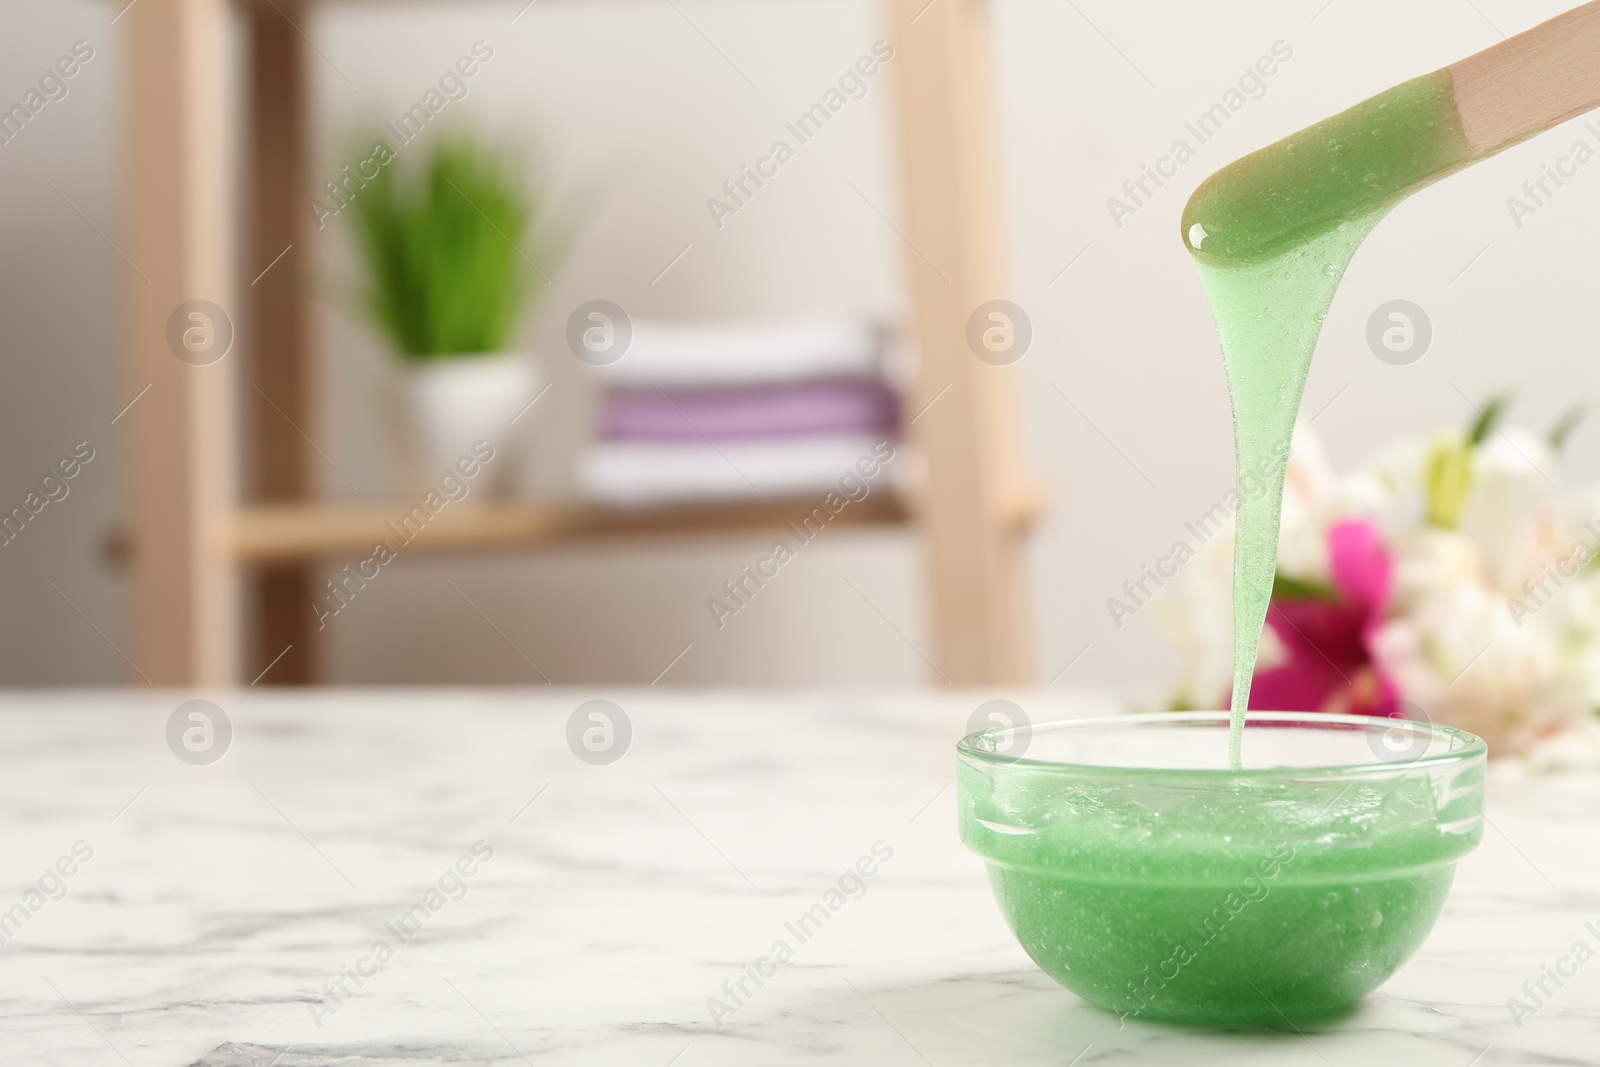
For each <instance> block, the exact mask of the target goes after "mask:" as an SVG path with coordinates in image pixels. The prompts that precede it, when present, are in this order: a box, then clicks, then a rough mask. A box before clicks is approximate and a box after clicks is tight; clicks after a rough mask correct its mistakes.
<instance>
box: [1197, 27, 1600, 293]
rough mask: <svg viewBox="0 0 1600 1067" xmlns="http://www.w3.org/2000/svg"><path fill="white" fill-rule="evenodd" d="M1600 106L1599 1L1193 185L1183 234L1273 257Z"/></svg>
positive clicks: (1237, 254)
mask: <svg viewBox="0 0 1600 1067" xmlns="http://www.w3.org/2000/svg"><path fill="white" fill-rule="evenodd" d="M1595 107H1600V0H1591V2H1590V3H1587V4H1584V5H1583V6H1582V7H1577V8H1573V9H1572V10H1571V11H1568V12H1566V13H1565V14H1563V15H1558V16H1556V17H1555V18H1553V19H1550V20H1549V21H1548V22H1542V23H1540V24H1539V25H1537V26H1535V27H1534V28H1533V29H1531V30H1528V31H1527V32H1525V33H1519V34H1517V35H1516V36H1515V37H1511V38H1508V39H1507V40H1504V41H1501V42H1500V43H1499V44H1497V45H1495V46H1493V47H1492V48H1486V49H1484V50H1483V51H1482V52H1479V53H1477V54H1476V55H1472V56H1468V57H1467V58H1466V59H1463V60H1460V61H1459V62H1456V63H1452V64H1451V65H1450V66H1448V67H1445V68H1444V69H1443V70H1438V71H1435V72H1433V73H1432V74H1425V75H1423V76H1422V77H1420V78H1413V79H1412V80H1411V81H1408V82H1403V83H1401V84H1400V85H1397V86H1395V87H1394V88H1392V89H1388V90H1385V91H1384V92H1381V93H1379V94H1378V95H1377V96H1374V97H1372V98H1370V99H1368V100H1364V101H1362V102H1361V103H1359V104H1357V105H1355V106H1354V107H1352V108H1350V109H1349V110H1347V111H1342V112H1340V113H1339V114H1337V115H1334V116H1332V117H1331V118H1327V119H1324V120H1322V121H1321V122H1319V123H1317V124H1316V125H1314V126H1308V127H1306V128H1305V129H1304V130H1301V131H1300V132H1299V133H1295V134H1292V135H1290V136H1289V137H1286V138H1284V139H1283V140H1281V141H1279V142H1277V143H1276V144H1273V145H1269V146H1267V147H1266V148H1263V149H1261V150H1260V151H1257V152H1253V153H1251V154H1250V155H1248V156H1245V157H1244V158H1242V159H1240V160H1238V161H1237V162H1235V163H1231V164H1229V165H1228V166H1226V167H1224V168H1223V169H1221V170H1219V171H1217V172H1216V173H1215V174H1213V175H1211V177H1209V178H1207V179H1206V180H1205V181H1204V182H1202V183H1201V185H1200V187H1199V188H1198V189H1197V190H1195V194H1194V196H1193V197H1192V198H1191V199H1190V200H1189V204H1188V206H1187V207H1186V208H1185V209H1184V213H1183V233H1184V240H1185V242H1186V243H1187V244H1188V246H1189V248H1190V250H1191V251H1192V252H1194V253H1195V254H1196V255H1197V256H1200V257H1202V258H1205V259H1209V260H1214V261H1217V262H1227V261H1230V260H1232V261H1252V260H1257V259H1261V258H1264V257H1266V256H1271V255H1276V254H1278V253H1280V252H1282V251H1284V250H1285V249H1287V248H1290V247H1293V246H1295V245H1298V244H1300V243H1303V242H1304V241H1305V240H1306V239H1308V238H1309V237H1313V236H1316V235H1317V234H1319V233H1325V232H1326V231H1327V230H1329V229H1331V228H1332V227H1334V226H1337V225H1338V224H1339V223H1341V222H1348V221H1352V220H1355V219H1359V218H1362V217H1365V216H1366V215H1368V214H1371V213H1374V212H1383V211H1386V210H1388V209H1389V208H1390V207H1392V206H1394V204H1396V203H1398V202H1399V201H1400V200H1402V199H1404V198H1405V197H1406V196H1409V195H1410V194H1411V193H1413V192H1415V191H1416V190H1417V189H1420V188H1422V187H1423V186H1424V185H1427V184H1429V183H1430V182H1434V181H1437V180H1438V179H1440V178H1442V177H1444V176H1445V175H1447V174H1451V173H1454V172H1455V171H1458V170H1460V169H1462V168H1463V167H1467V166H1470V165H1471V164H1473V163H1476V162H1478V161H1479V160H1480V159H1485V158H1487V157H1488V156H1491V155H1493V154H1494V153H1496V152H1499V151H1501V150H1502V149H1505V148H1508V147H1510V146H1511V145H1514V144H1516V143H1517V142H1519V141H1523V140H1526V139H1527V138H1529V137H1532V136H1533V135H1534V134H1536V133H1539V132H1540V131H1542V130H1546V129H1549V128H1550V127H1551V126H1554V125H1556V124H1557V123H1559V122H1563V121H1565V120H1566V119H1570V118H1572V117H1573V116H1575V115H1580V114H1582V113H1583V112H1585V111H1589V110H1591V109H1593V108H1595Z"/></svg>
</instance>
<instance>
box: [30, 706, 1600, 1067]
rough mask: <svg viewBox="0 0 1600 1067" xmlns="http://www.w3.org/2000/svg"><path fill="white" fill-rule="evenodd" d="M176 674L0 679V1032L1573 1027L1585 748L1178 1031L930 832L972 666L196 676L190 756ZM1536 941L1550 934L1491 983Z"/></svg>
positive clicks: (964, 712) (641, 1050)
mask: <svg viewBox="0 0 1600 1067" xmlns="http://www.w3.org/2000/svg"><path fill="white" fill-rule="evenodd" d="M597 696H598V697H604V698H605V699H609V700H612V701H614V702H615V703H616V704H617V705H619V706H620V707H621V708H623V709H624V710H625V712H626V713H627V715H628V717H629V720H630V722H631V725H632V730H633V736H632V741H631V745H630V747H629V749H628V751H627V752H626V754H625V755H624V756H623V757H622V758H621V759H620V760H618V761H616V762H614V763H611V764H609V765H598V766H597V765H591V764H589V763H586V762H584V761H583V760H580V759H579V758H578V757H577V756H576V755H574V753H573V752H572V750H571V749H570V748H569V747H568V742H567V720H568V717H569V716H570V715H571V713H572V712H573V710H574V709H575V708H576V707H577V706H578V705H579V704H581V703H583V702H584V701H586V700H589V699H591V698H594V697H597ZM183 699H185V696H179V695H175V694H162V693H153V694H152V693H136V694H130V693H122V692H102V693H65V694H54V693H52V694H43V693H41V694H28V693H12V694H9V695H7V696H5V697H3V698H0V822H3V827H4V833H5V842H6V845H5V848H4V850H3V855H0V941H3V945H0V1028H3V1034H4V1036H3V1038H0V1047H3V1049H4V1055H3V1060H4V1062H6V1063H7V1064H11V1063H17V1064H70V1065H73V1067H93V1065H96V1064H105V1065H108V1067H116V1065H119V1064H122V1065H127V1067H189V1065H195V1067H309V1065H323V1064H339V1065H350V1067H386V1065H405V1067H421V1065H427V1064H441V1065H444V1064H448V1065H471V1067H478V1065H504V1064H518V1063H533V1062H535V1061H538V1062H541V1063H542V1062H549V1063H553V1064H619V1065H620V1064H642V1065H647V1067H648V1065H659V1067H700V1065H712V1064H739V1065H750V1064H788V1063H823V1062H827V1063H842V1064H872V1065H894V1064H907V1065H918V1064H927V1065H937V1067H946V1065H950V1067H956V1065H964V1064H985V1065H994V1064H1018V1065H1035V1064H1037V1065H1045V1064H1050V1065H1056V1067H1065V1065H1067V1064H1072V1063H1076V1064H1080V1065H1085V1067H1086V1065H1091V1064H1095V1065H1099V1064H1124V1063H1140V1064H1145V1063H1151V1064H1167V1063H1171V1064H1190V1063H1196V1062H1226V1063H1230V1064H1255V1063H1260V1064H1273V1065H1279V1064H1307V1065H1316V1067H1333V1065H1338V1067H1343V1065H1346V1064H1349V1065H1366V1064H1390V1063H1403V1064H1406V1065H1407V1067H1432V1065H1439V1067H1468V1065H1469V1064H1471V1065H1491V1064H1507V1063H1542V1064H1600V959H1593V960H1589V959H1585V960H1584V961H1583V962H1574V959H1575V956H1574V949H1575V945H1576V943H1577V942H1579V941H1580V940H1582V941H1586V942H1587V943H1588V944H1589V945H1591V946H1592V947H1593V948H1594V949H1597V950H1600V849H1597V848H1596V845H1597V844H1600V775H1597V774H1595V773H1593V772H1589V773H1565V774H1536V773H1532V772H1530V771H1528V770H1527V769H1526V768H1522V767H1519V766H1515V765H1505V766H1497V767H1496V768H1495V769H1494V771H1493V773H1492V775H1491V789H1490V794H1489V807H1488V815H1489V819H1490V823H1491V824H1490V827H1489V829H1488V830H1487V832H1486V836H1485V841H1484V844H1483V847H1482V848H1481V849H1479V850H1478V852H1476V853H1475V854H1474V855H1472V856H1471V857H1469V858H1468V859H1467V860H1466V861H1464V862H1463V863H1462V864H1461V867H1460V869H1459V871H1458V874H1457V879H1456V885H1455V889H1454V891H1453V893H1452V896H1451V898H1450V902H1449V904H1448V906H1447V908H1446V911H1445V914H1444V916H1443V917H1442V918H1441V919H1440V921H1439V924H1438V926H1437V927H1436V928H1435V930H1434V933H1433V935H1432V937H1431V938H1430V939H1429V941H1428V942H1427V944H1426V945H1424V947H1423V948H1422V950H1421V951H1420V952H1419V953H1418V954H1417V956H1416V957H1415V958H1414V959H1413V960H1412V961H1411V962H1410V963H1409V964H1408V965H1407V966H1405V967H1404V968H1403V969H1402V970H1401V971H1400V972H1399V973H1398V974H1397V975H1395V976H1394V978H1392V979H1391V980H1390V981H1389V982H1388V983H1387V984H1386V985H1385V986H1384V987H1383V988H1382V989H1380V990H1379V991H1378V992H1377V993H1376V994H1374V995H1373V996H1371V997H1368V998H1367V999H1366V1000H1365V1001H1364V1002H1362V1003H1361V1004H1360V1005H1359V1006H1358V1007H1357V1008H1356V1009H1354V1010H1353V1011H1351V1012H1350V1013H1348V1014H1347V1015H1345V1016H1344V1017H1341V1018H1338V1019H1334V1020H1327V1021H1323V1022H1319V1023H1317V1024H1315V1025H1307V1026H1301V1027H1299V1028H1295V1027H1292V1026H1288V1025H1285V1026H1284V1027H1282V1028H1281V1029H1280V1030H1276V1031H1271V1032H1265V1033H1241V1032H1214V1033H1207V1032H1201V1031H1194V1030H1186V1029H1181V1028H1175V1027H1170V1026H1164V1025H1160V1024H1154V1023H1142V1022H1137V1021H1128V1022H1119V1020H1117V1019H1116V1018H1115V1017H1113V1016H1110V1015H1106V1014H1104V1013H1101V1012H1099V1011H1096V1010H1094V1009H1092V1008H1089V1007H1088V1006H1087V1005H1085V1004H1083V1003H1082V1002H1081V1001H1079V1000H1077V999H1076V998H1075V997H1073V996H1072V995H1071V994H1069V993H1067V992H1065V991H1064V990H1062V989H1060V988H1059V987H1057V986H1056V985H1055V984H1054V983H1053V982H1051V981H1050V980H1049V979H1047V978H1045V977H1044V976H1043V975H1042V974H1040V973H1039V972H1038V971H1037V970H1036V969H1035V968H1034V967H1033V965H1032V964H1031V962H1030V961H1029V960H1028V959H1027V957H1026V956H1025V955H1024V954H1023V953H1022V951H1021V950H1020V949H1019V948H1018V947H1017V946H1016V944H1015V942H1014V941H1013V940H1012V938H1011V936H1010V933H1009V932H1008V931H1007V930H1006V928H1005V926H1004V924H1003V922H1002V921H1001V919H1000V917H999V914H998V912H997V911H996V909H995V907H994V905H993V903H992V901H991V899H990V895H989V888H988V885H987V883H986V880H985V877H984V874H983V870H982V867H981V864H980V863H979V861H978V860H977V858H976V857H974V856H972V855H970V854H969V853H967V852H966V850H965V849H964V848H963V847H962V846H961V844H960V843H959V841H957V840H956V836H955V829H954V821H955V820H954V796H953V789H952V787H951V780H952V774H953V753H952V744H953V742H954V739H955V738H956V737H957V736H958V735H959V734H960V733H961V732H963V727H964V724H965V723H966V721H967V718H968V716H969V715H970V714H971V712H972V710H973V707H974V706H975V705H976V704H977V703H978V701H977V700H976V699H961V698H954V697H950V696H945V695H929V696H900V695H896V696H885V695H872V696H867V695H857V696H849V695H846V696H838V695H833V696H819V695H811V696H786V695H772V694H725V693H722V694H715V695H699V694H683V693H679V694H671V693H661V692H657V691H649V692H644V691H628V690H622V691H616V692H608V693H589V692H579V691H576V690H555V691H552V690H549V689H540V690H537V691H521V690H518V691H511V690H488V691H471V692H466V691H455V690H438V691H426V690H422V691H418V690H408V691H406V692H372V691H362V692H345V693H341V692H326V691H324V692H315V693H308V694H290V695H280V694H257V693H247V694H231V693H222V694H215V695H213V696H212V697H211V699H213V700H214V701H215V702H216V703H217V704H218V705H219V706H220V707H222V708H223V709H224V711H225V713H226V714H227V716H228V718H229V721H230V722H231V724H232V727H233V737H232V740H231V743H230V746H229V748H228V751H227V752H226V754H225V755H224V756H223V757H222V758H221V759H220V760H218V761H216V762H214V763H211V764H209V765H203V766H196V765H191V764H189V763H185V762H183V761H181V760H180V759H178V758H177V757H176V756H175V755H174V754H173V752H172V751H171V750H170V749H169V748H168V742H167V735H166V726H167V719H168V716H169V715H170V714H171V712H172V710H173V709H174V708H175V707H176V706H177V705H178V704H179V703H181V702H182V700H183ZM1014 699H1015V700H1016V701H1017V702H1018V703H1019V704H1021V705H1022V706H1023V707H1024V708H1026V709H1027V710H1028V712H1029V714H1030V715H1031V716H1032V717H1033V718H1034V720H1035V721H1042V720H1044V719H1046V718H1051V717H1058V716H1060V715H1062V714H1074V713H1078V712H1081V711H1084V710H1092V709H1095V708H1098V707H1101V706H1103V705H1104V704H1105V700H1104V698H1101V697H1095V696H1093V695H1090V694H1068V695H1065V696H1063V695H1061V694H1052V695H1050V696H1048V697H1045V696H1030V695H1028V694H1019V695H1014ZM875 848H876V851H877V853H878V855H879V856H880V857H881V855H882V854H883V853H884V852H886V851H887V852H888V853H890V855H889V857H888V858H887V859H874V860H872V862H870V863H867V864H865V865H864V867H870V868H871V869H872V872H873V873H872V874H871V875H870V876H867V877H858V878H856V879H855V880H850V881H846V882H845V883H841V882H840V879H841V877H842V876H844V875H845V874H846V873H847V872H849V871H859V870H862V869H864V867H863V866H858V864H860V863H861V861H862V860H863V857H870V856H873V854H874V849H875ZM86 851H87V852H90V853H92V854H91V855H89V857H88V858H87V859H83V858H82V856H83V854H84V853H85V852H86ZM68 869H70V870H71V872H72V873H70V874H64V873H61V872H63V871H65V870H68ZM469 869H470V872H471V873H470V874H469V873H465V872H466V871H468V870H469ZM51 872H55V873H54V875H52V873H51ZM857 882H860V884H861V886H862V887H863V888H861V889H860V891H859V892H857V891H856V883H857ZM841 884H843V885H845V886H847V887H848V889H849V890H850V893H849V895H843V894H841V895H842V896H843V900H844V903H843V905H842V906H841V907H839V908H838V909H837V910H836V911H833V912H830V916H831V917H830V918H828V919H827V921H826V922H825V923H822V924H820V926H813V927H805V928H797V927H796V926H795V923H796V920H797V917H799V916H801V915H802V914H804V913H806V911H807V909H809V908H810V907H811V906H812V905H814V904H816V903H818V902H819V901H822V900H824V899H826V894H828V893H829V892H830V891H837V890H838V888H839V887H840V886H841ZM34 904H37V907H34V906H33V905H34ZM19 905H20V908H21V910H20V911H18V910H17V906H19ZM435 905H437V906H435ZM8 917H9V918H8ZM1586 924H1592V926H1590V925H1586ZM801 935H804V936H801ZM780 942H781V943H783V944H784V945H786V946H787V948H788V953H787V954H786V956H785V958H784V959H783V960H782V961H781V962H777V963H773V962H772V959H773V953H774V951H775V949H776V946H777V945H778V944H779V943H780ZM380 943H381V944H383V945H384V946H386V950H385V951H378V950H377V946H378V945H379V944H380ZM763 958H767V959H768V961H769V962H768V963H767V964H766V965H763V966H764V968H765V970H766V971H767V972H768V973H767V974H766V976H764V977H763V976H761V975H760V974H757V975H756V977H755V978H752V977H750V975H751V974H752V973H753V972H754V971H755V969H756V967H757V964H758V961H760V960H761V959H763ZM1563 959H1565V960H1566V961H1567V962H1565V963H1562V962H1561V961H1562V960H1563ZM1547 968H1557V969H1565V970H1571V971H1573V972H1574V973H1573V974H1572V975H1571V976H1570V977H1564V978H1562V981H1561V984H1560V985H1559V986H1558V985H1556V984H1554V982H1553V980H1551V979H1549V978H1545V979H1544V982H1545V989H1546V991H1547V992H1548V993H1549V995H1548V996H1542V997H1540V998H1539V1000H1540V1003H1539V1004H1538V1005H1537V1007H1536V1009H1535V1010H1532V1011H1531V1012H1530V1013H1526V1014H1525V1015H1524V1017H1522V1018H1521V1019H1520V1020H1517V1021H1514V1020H1513V1018H1512V1012H1511V1009H1510V1008H1509V1007H1508V1000H1509V999H1510V998H1513V997H1515V998H1519V999H1521V1000H1522V1001H1523V1002H1524V1003H1525V1004H1530V1005H1531V1001H1530V1000H1529V999H1528V997H1529V994H1528V993H1527V991H1526V988H1525V986H1524V983H1530V985H1532V986H1534V988H1537V987H1536V983H1538V982H1539V981H1540V979H1541V978H1542V977H1544V975H1545V974H1546V970H1545V969H1547ZM758 978H759V981H757V979H758ZM741 979H743V982H744V985H743V989H744V995H741V996H739V997H738V998H737V1003H735V1001H734V999H733V995H732V993H731V992H730V990H737V989H738V988H739V982H740V980H741ZM719 1005H720V1006H719ZM1518 1021H1520V1026H1519V1025H1517V1022H1518Z"/></svg>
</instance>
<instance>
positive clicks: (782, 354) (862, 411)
mask: <svg viewBox="0 0 1600 1067" xmlns="http://www.w3.org/2000/svg"><path fill="white" fill-rule="evenodd" d="M884 362H885V361H884V340H883V336H882V331H880V330H877V329H874V328H873V327H871V326H868V325H858V324H852V323H823V324H813V325H802V326H784V327H754V328H752V327H742V328H740V327H734V328H728V327H708V326H694V327H691V326H665V325H658V324H652V323H635V324H634V327H633V339H632V342H631V343H630V344H629V346H628V351H627V354H626V355H625V356H624V357H623V358H622V359H621V360H620V361H618V362H617V363H615V364H613V365H611V366H609V367H606V368H604V369H603V370H602V371H600V373H601V374H602V375H603V377H604V381H605V384H606V388H605V394H604V397H603V399H602V403H601V413H600V432H599V440H598V441H596V442H595V443H594V445H593V446H592V447H591V448H590V450H589V451H588V453H587V454H586V455H585V456H584V457H583V459H582V460H581V462H580V464H579V472H578V479H579V483H580V485H581V487H582V489H583V490H584V492H585V494H586V495H587V496H588V497H589V499H591V500H594V501H596V502H598V503H602V504H607V505H613V506H618V507H641V506H649V505H661V504H671V503H690V502H695V501H715V500H731V499H744V498H756V497H772V496H793V495H796V494H803V493H808V492H813V491H821V490H826V489H827V488H829V487H831V486H832V485H833V484H834V483H835V482H837V481H838V479H839V477H840V475H841V474H842V473H844V472H846V471H848V470H850V469H851V468H852V467H854V466H855V464H856V461H857V460H859V459H861V457H863V456H867V455H871V454H872V451H873V446H874V445H876V444H877V443H878V442H881V441H885V440H891V441H892V440H893V439H894V436H895V429H896V425H897V421H898V407H899V406H898V403H897V400H896V396H895V393H894V390H893V389H892V388H891V387H890V386H889V384H888V382H887V381H886V380H885V377H884V374H885V366H884Z"/></svg>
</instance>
